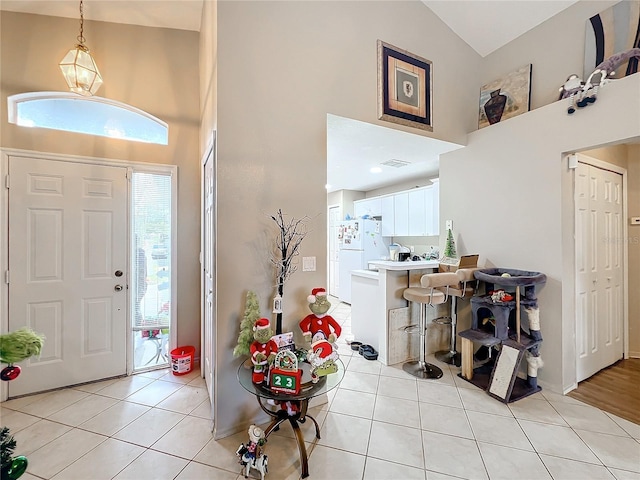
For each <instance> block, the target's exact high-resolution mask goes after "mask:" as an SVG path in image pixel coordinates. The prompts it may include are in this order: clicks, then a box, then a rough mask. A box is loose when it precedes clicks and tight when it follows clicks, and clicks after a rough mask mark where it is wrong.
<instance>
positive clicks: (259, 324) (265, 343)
mask: <svg viewBox="0 0 640 480" xmlns="http://www.w3.org/2000/svg"><path fill="white" fill-rule="evenodd" d="M272 336H273V330H272V329H271V324H270V323H269V319H268V318H259V319H258V320H257V321H256V323H255V325H254V327H253V337H254V339H255V340H254V341H253V343H252V344H251V347H250V348H249V350H250V353H251V362H252V363H253V383H256V384H261V383H262V382H264V381H265V380H266V376H267V372H268V371H269V365H271V364H272V363H273V359H274V358H275V356H276V353H277V352H278V345H277V344H276V342H275V341H274V340H272V339H271V337H272Z"/></svg>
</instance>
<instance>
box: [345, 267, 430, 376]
mask: <svg viewBox="0 0 640 480" xmlns="http://www.w3.org/2000/svg"><path fill="white" fill-rule="evenodd" d="M438 265H439V263H438V261H437V260H424V261H405V262H393V261H387V260H379V261H371V262H369V269H368V270H355V271H353V272H352V273H351V295H352V302H351V330H352V332H353V335H354V340H357V341H359V342H362V343H366V344H369V345H371V346H373V347H374V348H375V349H376V350H377V351H378V360H380V361H381V362H382V363H384V364H385V365H393V364H396V363H400V362H404V361H406V360H408V359H410V358H412V357H415V356H417V351H418V346H417V340H418V339H417V337H418V336H417V335H408V334H407V333H406V332H405V331H404V327H406V326H408V325H410V324H411V323H417V312H411V311H410V307H409V306H408V302H407V301H406V300H405V299H404V298H403V296H402V293H403V292H404V289H405V288H408V287H409V286H420V278H421V277H422V275H424V274H425V273H433V272H434V271H437V269H438Z"/></svg>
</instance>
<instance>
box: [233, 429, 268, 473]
mask: <svg viewBox="0 0 640 480" xmlns="http://www.w3.org/2000/svg"><path fill="white" fill-rule="evenodd" d="M265 443H267V439H266V437H265V434H264V431H263V430H262V429H261V428H260V427H258V426H257V425H251V426H250V427H249V442H248V443H246V444H245V443H241V444H240V446H239V447H238V450H236V456H237V457H238V458H239V460H238V463H239V464H240V465H242V467H243V468H244V478H247V477H248V476H249V471H250V470H251V469H252V468H253V469H254V470H257V471H258V472H260V479H261V480H264V474H265V473H267V462H268V457H267V455H265V454H264V453H262V447H263V446H264V444H265Z"/></svg>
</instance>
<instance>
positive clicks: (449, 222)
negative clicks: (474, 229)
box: [445, 220, 453, 230]
mask: <svg viewBox="0 0 640 480" xmlns="http://www.w3.org/2000/svg"><path fill="white" fill-rule="evenodd" d="M445 229H446V230H453V220H447V222H446V226H445Z"/></svg>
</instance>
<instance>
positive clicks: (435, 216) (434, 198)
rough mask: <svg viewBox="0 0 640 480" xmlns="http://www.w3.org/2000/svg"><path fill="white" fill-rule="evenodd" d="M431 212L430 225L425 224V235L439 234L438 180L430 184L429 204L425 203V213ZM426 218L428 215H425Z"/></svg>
mask: <svg viewBox="0 0 640 480" xmlns="http://www.w3.org/2000/svg"><path fill="white" fill-rule="evenodd" d="M429 212H431V221H430V222H429V223H430V224H431V227H429V226H428V225H427V232H428V233H427V235H433V236H437V235H440V181H439V180H434V181H433V185H431V204H427V214H428V213H429ZM427 218H428V217H427Z"/></svg>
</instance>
